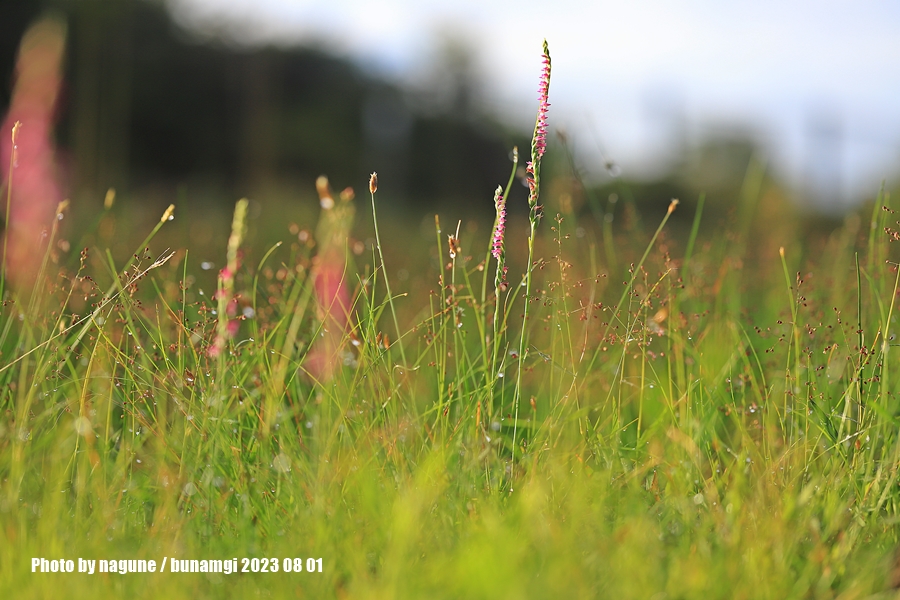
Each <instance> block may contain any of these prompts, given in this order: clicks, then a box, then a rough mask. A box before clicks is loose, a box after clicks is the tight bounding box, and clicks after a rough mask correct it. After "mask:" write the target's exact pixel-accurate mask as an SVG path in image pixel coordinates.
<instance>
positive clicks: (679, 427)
mask: <svg viewBox="0 0 900 600" xmlns="http://www.w3.org/2000/svg"><path fill="white" fill-rule="evenodd" d="M764 188H765V185H764V183H763V178H762V173H761V170H760V167H759V166H758V165H755V166H754V165H751V168H750V169H749V170H748V175H747V182H746V183H745V186H744V191H743V192H742V195H741V197H739V198H737V199H736V203H737V207H736V210H735V211H734V213H733V216H732V219H731V221H729V222H728V223H726V224H725V226H723V227H719V228H717V230H716V233H712V234H710V233H707V234H703V233H701V234H700V235H699V236H697V234H696V231H697V230H696V229H687V230H685V231H684V232H681V231H678V232H676V233H669V232H668V231H667V230H663V232H662V235H661V237H660V238H658V239H657V241H656V242H655V243H654V244H652V245H649V246H648V243H649V241H650V239H651V235H650V233H649V232H645V231H644V230H649V231H650V232H652V227H650V226H645V227H644V228H643V229H638V228H632V229H630V230H625V229H621V228H620V226H619V222H618V221H616V223H615V224H614V225H615V226H610V225H609V223H608V222H605V225H601V226H597V227H594V226H593V221H592V219H593V217H586V218H585V220H584V221H579V220H578V218H577V216H576V214H575V210H574V209H573V208H572V204H571V199H569V200H568V201H562V202H557V200H554V198H552V197H551V198H549V199H548V201H547V204H548V208H547V218H545V219H544V222H543V223H542V224H541V227H540V229H539V230H538V240H537V245H536V259H537V260H536V262H535V263H534V265H533V269H534V271H533V273H534V284H533V285H534V288H533V290H532V297H531V298H527V299H523V297H522V295H523V293H524V288H523V287H522V286H520V285H519V282H520V280H521V279H522V276H523V275H522V269H523V268H524V267H525V265H524V264H523V261H522V258H521V254H522V253H523V248H524V244H525V233H524V231H525V227H524V225H523V224H521V223H518V224H517V222H516V221H515V220H514V219H513V220H512V221H511V223H510V229H509V234H508V235H509V237H508V239H507V244H508V248H509V252H510V254H511V256H510V265H511V270H510V274H509V279H510V282H511V284H512V285H511V286H510V289H509V290H508V291H504V292H501V294H500V297H499V298H497V297H496V296H495V290H494V287H493V262H492V261H487V262H485V257H486V256H487V249H488V243H489V233H488V228H487V227H484V226H482V227H481V228H479V229H474V230H468V231H467V230H466V229H465V228H464V229H463V234H462V235H461V236H460V237H461V251H460V254H459V255H458V256H457V257H456V258H455V259H452V258H450V257H449V256H448V248H447V246H446V235H447V233H448V230H449V231H451V232H453V231H454V230H455V229H456V226H455V220H454V222H453V226H452V227H450V226H449V224H448V223H446V220H447V218H446V217H445V219H444V220H445V223H443V225H442V227H443V231H439V232H438V233H437V238H436V239H437V241H436V242H433V243H431V245H430V246H429V244H428V243H427V242H424V241H421V240H420V239H419V236H418V235H417V234H411V233H410V234H407V235H405V236H404V235H403V233H402V231H403V230H402V229H400V230H399V232H398V228H397V227H396V224H391V223H387V224H385V223H384V222H383V219H382V220H381V221H380V222H381V223H382V227H383V229H382V231H381V234H382V235H381V239H382V242H383V243H384V248H382V250H383V251H384V264H385V270H382V269H380V268H379V267H380V266H381V265H382V260H381V258H380V257H379V255H378V249H377V248H375V247H374V246H373V243H372V240H369V243H368V244H367V243H366V238H367V237H373V238H374V232H371V231H370V232H368V233H366V232H362V233H360V232H359V229H358V228H357V235H358V237H359V238H360V239H359V240H356V239H354V238H350V239H348V240H347V244H346V252H345V253H344V255H345V259H346V269H345V270H344V271H343V273H344V276H343V278H344V281H346V282H347V284H348V286H349V289H350V290H351V292H352V293H351V298H352V304H353V308H352V311H351V316H350V321H349V323H348V324H347V327H346V330H344V331H341V329H340V328H338V329H335V325H334V323H333V322H329V320H328V310H327V308H328V307H326V306H322V305H321V302H320V301H317V297H318V296H317V290H316V286H315V279H316V278H317V277H321V273H322V258H321V256H319V250H320V249H321V247H322V245H323V242H324V241H325V240H323V239H316V238H317V236H318V237H320V238H321V237H323V236H327V235H328V234H329V233H328V230H327V229H326V228H322V227H320V228H319V229H318V230H317V229H316V227H315V226H314V224H313V223H306V224H299V225H296V226H294V225H291V226H290V227H289V225H288V223H285V222H282V223H281V224H280V225H279V228H278V229H277V231H278V232H279V234H280V235H281V236H283V239H284V241H285V243H284V244H283V245H282V246H280V247H277V248H272V251H271V253H269V254H266V251H267V250H269V249H270V247H269V246H268V245H266V246H262V247H260V246H254V244H253V239H259V237H260V236H259V234H257V235H256V237H255V238H254V232H253V227H251V230H250V232H251V239H250V241H249V242H248V243H247V244H245V247H244V260H243V265H242V267H241V268H240V270H239V271H238V272H237V275H236V280H235V291H236V292H237V298H236V300H235V302H236V304H237V307H238V310H237V311H235V315H236V316H237V317H238V318H241V319H242V320H241V321H240V327H239V329H238V331H237V334H236V335H235V336H234V337H233V338H232V339H230V340H229V342H228V344H227V350H226V352H225V353H224V355H223V356H220V357H211V356H210V355H209V348H210V345H211V344H212V342H213V339H214V336H215V335H216V330H217V325H218V322H219V320H220V319H222V318H226V317H225V316H224V315H221V314H217V313H216V310H217V307H218V306H219V304H218V303H217V302H216V301H215V300H213V299H212V295H213V292H214V291H215V278H214V277H213V276H211V273H205V274H204V272H202V269H201V270H199V271H198V269H197V264H198V262H199V259H197V258H195V257H194V256H193V253H194V252H195V250H193V249H192V248H191V245H192V244H191V243H190V242H188V243H187V247H188V249H187V250H183V249H181V248H178V249H177V251H176V254H175V255H174V256H173V257H172V258H171V259H169V260H168V261H167V262H165V263H164V264H161V265H156V266H153V265H154V262H155V260H156V259H157V257H159V256H161V255H163V250H164V249H165V247H166V246H167V245H171V244H170V243H165V244H164V243H161V242H160V239H162V238H159V237H157V238H154V239H152V240H151V241H149V242H148V243H147V246H148V248H149V249H148V250H145V249H144V248H143V247H142V248H138V249H137V251H136V256H135V259H134V261H133V262H134V264H133V265H132V266H130V267H129V268H127V269H123V267H122V265H120V264H115V260H116V259H115V258H114V256H113V254H106V253H104V251H103V249H102V247H92V248H91V249H90V250H89V251H88V252H87V253H86V254H84V255H83V256H82V259H81V261H78V260H74V261H70V264H68V265H66V264H65V263H66V261H65V260H64V259H63V258H59V259H58V262H60V263H63V264H62V265H59V266H58V265H56V264H55V262H54V261H53V260H51V261H49V263H48V264H49V266H48V269H47V270H46V271H45V272H44V273H43V274H42V276H41V281H42V282H43V283H42V284H41V285H42V286H43V287H42V288H40V289H39V290H38V293H37V294H36V295H35V296H34V297H33V299H31V300H29V297H28V296H27V295H24V294H22V295H19V296H17V297H15V296H14V297H11V299H10V300H8V301H7V302H5V303H4V306H3V308H2V325H0V349H2V356H3V362H2V365H0V369H2V370H0V391H2V397H0V410H2V411H3V413H2V415H3V416H2V421H0V540H2V543H0V590H2V595H3V597H13V596H15V597H35V598H42V597H51V596H52V595H58V594H60V593H64V594H65V595H66V597H72V598H96V597H107V596H127V597H170V598H182V597H255V596H263V597H309V598H329V597H338V598H342V597H347V598H420V597H433V598H468V597H485V598H488V597H489V598H522V597H534V598H545V597H546V598H558V597H610V598H713V597H722V598H792V597H797V598H808V597H842V598H862V597H891V596H892V595H893V594H894V592H893V588H892V585H894V583H895V581H894V577H895V575H894V574H893V569H894V548H895V546H896V539H897V526H896V523H897V508H898V506H897V502H898V499H900V495H898V472H897V464H898V458H900V445H898V436H897V429H898V428H897V425H898V418H897V414H898V393H900V390H898V385H897V384H898V381H900V375H898V374H897V366H900V365H898V359H897V358H896V356H895V355H896V354H897V353H896V352H895V351H894V352H892V351H891V348H892V347H893V344H894V336H895V331H896V325H895V324H896V320H897V317H896V314H895V309H894V298H895V297H896V292H897V277H898V271H897V266H896V264H895V263H894V262H891V256H893V255H894V254H895V253H892V252H891V247H890V239H891V228H897V224H896V220H897V219H896V217H895V215H894V214H893V212H892V211H891V209H890V207H889V201H888V198H887V197H886V196H880V197H879V199H878V202H877V204H876V206H875V208H874V210H873V212H872V214H871V227H866V226H861V225H860V219H859V218H854V217H851V218H848V219H847V221H846V224H845V225H844V227H843V228H842V229H840V230H839V231H837V232H835V233H834V234H833V235H832V237H831V238H830V239H829V240H828V241H827V242H826V243H823V244H821V245H819V246H810V247H809V248H814V249H815V251H810V249H809V248H801V247H799V246H798V245H797V244H796V243H795V242H794V240H791V239H783V240H781V239H778V236H779V234H780V232H779V230H778V229H777V227H773V228H771V230H770V231H768V232H766V229H767V225H766V223H765V222H760V221H759V220H757V219H755V218H754V215H755V214H757V206H758V202H759V199H760V198H761V197H763V196H764V194H766V193H768V192H767V190H766V189H764ZM553 194H556V192H552V193H551V195H553ZM557 195H559V197H564V193H563V192H559V194H557ZM489 200H490V199H489V198H486V199H485V201H486V202H488V201H489ZM348 202H349V201H348ZM366 206H367V204H366V202H361V203H359V207H358V211H359V212H360V213H364V212H365V210H364V207H366ZM701 206H702V205H701ZM557 209H558V212H557ZM115 210H118V209H117V208H114V209H113V212H109V213H107V214H106V215H105V216H103V217H100V218H99V219H98V220H97V221H96V224H95V226H94V229H93V230H92V232H91V233H90V234H89V235H90V236H92V237H90V238H89V239H91V240H93V241H95V242H97V243H103V242H104V239H109V238H110V237H111V234H110V233H109V231H108V228H109V227H110V225H109V223H108V221H104V219H111V218H113V216H114V214H115ZM261 210H262V211H265V210H266V208H264V207H263V208H262V209H261ZM328 210H334V209H328ZM328 210H326V211H325V213H328ZM252 212H253V208H252V207H251V213H252ZM177 214H178V213H176V215H177ZM554 214H556V215H557V216H556V218H553V215H554ZM325 216H326V218H327V217H328V215H327V214H326V215H325ZM464 216H465V215H458V216H456V218H462V217H464ZM763 216H764V217H765V216H771V215H763ZM601 217H602V215H601ZM662 217H663V214H660V215H659V218H660V219H661V218H662ZM369 218H371V215H369ZM695 218H696V220H697V221H696V222H697V223H698V224H700V225H701V227H700V230H701V231H704V230H706V229H704V227H703V224H704V222H703V214H702V212H700V211H699V210H698V212H697V214H696V217H695ZM868 218H869V217H866V219H867V220H868ZM229 220H230V215H222V216H221V219H220V221H221V226H220V227H219V230H220V231H217V233H216V234H215V236H214V239H215V240H218V242H219V245H220V247H221V253H220V256H219V257H218V260H217V261H216V262H217V264H216V265H215V267H213V268H211V269H210V270H211V272H212V273H215V272H216V270H218V269H219V268H221V267H222V266H224V264H225V259H224V256H225V235H226V233H227V223H228V221H229ZM369 222H371V221H369ZM690 222H691V221H690V220H688V223H690ZM104 223H105V224H104ZM345 225H346V224H345ZM175 226H177V220H176V222H174V223H171V224H170V223H168V222H166V223H164V224H163V229H162V232H161V233H160V234H159V235H160V236H165V235H167V234H166V228H168V227H175ZM117 227H118V228H119V229H118V233H115V234H114V236H116V237H121V236H122V235H123V233H124V232H122V228H123V224H122V222H121V221H120V222H119V223H118V225H117ZM438 227H441V225H438ZM104 228H107V231H106V233H104ZM595 231H596V232H597V233H596V234H595V233H594V232H595ZM692 231H693V233H691V232H692ZM761 231H762V232H763V233H762V234H761V233H760V232H761ZM388 232H389V233H388ZM188 233H190V232H188ZM127 235H128V236H131V235H133V234H132V233H131V232H128V234H127ZM516 236H520V237H518V238H517V237H516ZM604 236H606V237H604ZM611 236H613V237H611ZM432 239H435V238H432ZM194 241H195V242H196V240H194ZM438 244H439V245H438ZM779 245H781V246H784V247H785V248H786V250H785V251H784V252H783V255H779V253H778V247H779ZM51 247H54V248H55V247H57V246H55V245H53V244H51ZM611 253H613V254H614V256H615V263H613V262H612V261H611V260H610V256H611ZM801 253H805V254H806V255H807V258H804V259H803V260H802V262H801V260H800V258H799V257H800V256H801ZM264 256H265V258H264ZM429 256H430V258H429ZM782 256H783V258H782ZM642 257H645V260H643V261H642ZM401 261H404V262H403V263H402V265H401V264H398V263H400V262H401ZM157 262H158V261H157ZM398 267H402V268H403V272H404V273H405V274H406V275H405V276H404V277H403V278H402V281H395V280H394V279H393V277H394V275H395V273H396V272H397V269H398ZM407 267H408V268H407ZM516 269H518V270H516ZM57 270H58V271H59V272H57ZM386 274H387V275H390V276H391V277H392V281H391V282H392V284H393V285H394V289H393V291H394V293H395V294H397V297H396V298H395V299H394V303H395V305H396V308H397V312H398V320H399V324H400V330H401V334H402V335H401V336H400V338H399V339H397V335H396V332H395V326H394V321H393V318H392V316H391V314H390V312H391V310H390V307H389V302H388V299H387V297H386V294H385V289H386V288H385V276H386ZM204 277H206V280H204V279H203V278H204ZM198 278H199V279H198ZM203 281H207V283H206V287H205V291H203V292H202V293H201V289H204V286H203ZM210 286H211V287H210ZM107 290H111V291H112V293H111V294H107V293H106V292H107ZM498 301H499V303H500V308H499V310H498V311H497V314H498V316H499V318H500V319H501V321H500V322H499V324H498V327H497V328H496V330H497V331H498V335H497V336H496V337H494V335H493V332H494V331H495V327H494V324H493V321H492V320H493V318H494V315H495V302H498ZM524 301H527V302H529V303H531V308H530V310H531V311H532V313H531V315H530V317H529V319H530V323H529V325H528V326H529V327H530V337H529V343H528V348H527V354H526V355H525V356H524V357H522V361H521V363H520V362H519V361H518V358H519V357H517V356H516V353H517V349H518V347H519V340H520V335H521V333H522V332H521V314H522V307H523V302H524ZM73 323H77V324H76V325H75V326H74V327H72V326H71V325H72V324H73ZM329 323H330V324H329ZM326 330H327V331H326ZM326 335H334V336H335V338H336V339H337V343H336V344H335V345H334V346H333V347H329V346H325V347H327V348H330V352H331V353H330V354H329V355H328V359H329V360H330V361H332V363H333V367H334V368H333V369H332V370H329V371H328V375H327V377H326V376H322V375H320V373H321V371H316V372H313V370H312V368H311V367H310V357H311V356H312V355H313V354H314V352H315V348H316V344H321V343H322V342H321V341H320V340H322V339H325V337H326ZM401 345H402V347H403V349H404V350H405V352H404V354H405V361H404V359H403V358H402V355H401V352H400V347H401ZM495 349H496V352H495ZM494 356H497V357H498V361H496V362H495V361H494V358H493V357H494ZM517 364H522V365H523V372H522V386H523V387H522V394H521V398H522V401H521V406H520V413H519V420H518V423H517V424H515V425H517V437H516V438H515V439H516V442H515V443H516V448H515V451H514V449H513V447H512V444H513V434H512V431H513V425H514V423H512V419H513V417H512V414H513V407H512V402H513V393H514V386H515V381H516V378H517V376H518V373H516V371H515V369H516V365H517ZM895 365H896V366H895ZM164 556H166V557H170V560H171V558H173V557H174V558H182V559H185V558H187V559H227V558H231V557H238V559H240V558H242V557H275V558H278V559H279V563H280V562H281V559H284V558H287V557H290V558H293V557H301V558H304V559H306V558H309V557H313V558H322V564H323V572H322V573H306V572H304V573H283V572H278V573H265V574H264V573H241V574H234V575H221V574H212V575H207V574H180V573H179V574H173V573H168V572H167V573H164V574H160V573H156V574H126V575H118V574H94V575H84V574H78V573H74V574H38V573H32V572H31V558H32V557H46V558H48V559H57V558H69V559H73V560H76V559H77V558H78V557H82V558H90V559H104V558H105V559H122V558H145V559H153V560H156V561H157V562H158V563H159V562H161V561H162V559H163V557H164Z"/></svg>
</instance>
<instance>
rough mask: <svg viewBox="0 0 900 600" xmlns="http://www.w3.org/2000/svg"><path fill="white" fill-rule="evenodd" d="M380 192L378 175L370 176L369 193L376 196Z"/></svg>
mask: <svg viewBox="0 0 900 600" xmlns="http://www.w3.org/2000/svg"><path fill="white" fill-rule="evenodd" d="M377 191H378V173H372V175H370V176H369V193H370V194H374V193H375V192H377Z"/></svg>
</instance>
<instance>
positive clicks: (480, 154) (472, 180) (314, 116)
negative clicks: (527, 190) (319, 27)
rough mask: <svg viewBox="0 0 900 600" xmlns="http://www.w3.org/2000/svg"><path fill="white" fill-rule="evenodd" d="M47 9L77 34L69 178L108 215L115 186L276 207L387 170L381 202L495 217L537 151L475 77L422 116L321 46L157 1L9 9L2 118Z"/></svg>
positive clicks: (69, 61)
mask: <svg viewBox="0 0 900 600" xmlns="http://www.w3.org/2000/svg"><path fill="white" fill-rule="evenodd" d="M48 11H50V12H53V13H56V14H58V15H60V16H61V17H62V18H63V19H64V20H65V22H66V23H67V28H68V35H67V56H66V67H65V69H66V73H65V80H64V84H63V86H64V87H63V90H62V93H61V95H60V101H59V106H58V124H57V142H58V144H59V150H60V161H61V171H62V173H63V178H64V179H65V183H66V187H67V189H68V190H69V193H70V195H71V196H72V197H73V198H76V199H79V200H80V201H83V202H84V203H97V204H99V203H100V202H102V199H103V194H104V193H105V191H106V189H107V188H109V187H114V188H117V189H118V190H120V191H121V190H125V191H129V190H130V191H132V192H134V191H136V190H141V189H145V188H148V187H150V188H154V189H157V190H160V191H164V192H165V193H171V192H174V191H175V190H181V191H182V192H184V191H185V190H186V191H187V193H186V195H187V196H188V197H191V196H192V195H201V196H203V195H207V196H213V197H217V198H219V199H220V200H221V201H222V202H225V203H231V202H233V200H234V198H235V197H238V196H243V195H255V196H256V197H257V198H259V199H264V197H265V195H266V194H267V193H274V192H273V190H276V189H281V190H285V189H288V190H296V189H299V186H303V187H304V189H308V190H310V191H311V190H313V189H314V188H313V186H312V182H313V181H314V180H315V178H316V177H317V176H318V175H321V174H327V175H328V176H329V177H330V178H331V180H332V181H333V182H335V185H337V186H341V187H342V186H344V185H352V186H354V187H356V188H357V189H364V187H365V182H366V181H367V177H368V174H369V173H370V172H372V171H378V172H379V175H380V181H381V182H382V189H383V191H384V192H385V198H386V199H388V200H389V201H391V202H395V203H399V204H400V205H401V206H405V207H407V208H412V207H417V206H418V207H421V208H425V207H426V206H429V207H432V206H434V205H435V204H441V203H449V202H453V203H469V204H472V205H476V206H482V207H483V208H485V210H487V211H490V210H491V209H492V205H491V202H490V198H491V195H492V190H493V189H494V187H496V185H497V184H498V183H499V182H501V181H503V180H505V178H506V177H507V174H508V168H509V160H508V156H509V150H510V148H511V147H512V145H514V144H519V145H520V146H521V147H525V146H526V144H527V132H524V135H523V132H512V131H509V130H507V129H504V128H503V126H501V125H500V124H498V122H496V121H494V120H492V119H490V118H489V117H487V116H485V115H484V114H481V113H479V112H478V111H477V110H474V109H473V106H472V96H473V95H477V93H478V90H477V89H473V88H472V86H473V85H474V84H473V80H472V79H471V78H466V77H465V76H459V77H455V78H450V81H449V85H450V86H451V87H453V86H455V88H454V89H452V90H450V92H449V95H448V94H445V96H446V97H447V98H449V101H447V102H444V103H443V104H442V105H436V104H434V103H432V104H430V105H428V107H427V108H423V106H422V105H421V103H417V102H416V101H415V98H411V93H412V92H410V90H407V89H403V88H401V87H400V86H399V85H397V84H394V83H391V82H389V81H385V80H383V79H381V78H379V77H377V76H376V75H373V74H371V73H368V72H365V71H364V70H362V69H361V68H360V67H359V66H357V65H355V64H353V63H351V62H349V61H348V60H345V59H342V58H337V57H335V56H331V55H329V54H326V53H324V52H322V51H319V50H316V49H313V48H308V47H301V46H297V47H292V48H282V47H274V46H271V47H243V46H238V45H235V44H233V43H229V42H228V41H227V40H218V39H209V37H208V36H207V37H204V36H201V35H199V34H198V33H197V32H191V31H187V30H185V29H184V28H182V27H179V26H178V25H177V24H176V23H175V22H174V21H173V20H172V18H171V16H170V14H169V12H168V11H167V9H166V6H165V3H164V2H162V1H161V0H7V1H5V2H2V3H0V110H3V111H4V112H5V111H6V108H7V107H8V106H9V102H10V94H11V90H12V86H13V82H14V78H15V73H14V66H15V59H16V54H17V47H18V42H19V40H20V39H21V37H22V33H23V32H24V31H25V30H26V29H27V27H28V26H29V25H30V24H31V23H32V22H33V21H34V20H35V19H36V18H38V17H40V16H41V15H43V14H46V13H47V12H48ZM456 66H457V67H458V66H459V65H458V64H457V65H456ZM462 66H463V67H464V66H465V65H464V64H463V65H462ZM435 106H438V109H437V110H436V109H435ZM4 135H7V134H5V133H4Z"/></svg>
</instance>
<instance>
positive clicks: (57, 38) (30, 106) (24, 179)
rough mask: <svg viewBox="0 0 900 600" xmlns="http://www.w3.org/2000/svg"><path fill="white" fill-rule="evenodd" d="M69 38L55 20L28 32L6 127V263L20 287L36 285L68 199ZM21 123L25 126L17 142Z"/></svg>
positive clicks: (2, 142)
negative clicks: (58, 119) (64, 129)
mask: <svg viewBox="0 0 900 600" xmlns="http://www.w3.org/2000/svg"><path fill="white" fill-rule="evenodd" d="M65 37H66V36H65V26H64V25H63V23H61V22H60V21H58V20H55V19H50V18H48V19H43V20H40V21H38V22H37V23H35V24H34V25H32V26H31V27H30V28H29V29H28V31H26V32H25V35H24V36H23V37H22V42H21V44H20V46H19V56H18V59H17V62H16V71H15V78H16V79H15V87H14V89H13V94H12V98H11V101H10V107H9V112H8V113H7V115H6V118H5V119H4V121H3V125H2V129H0V131H2V134H0V135H2V137H0V161H2V163H0V164H2V167H0V171H2V173H3V180H4V183H5V184H6V185H8V186H11V188H10V189H11V195H10V196H9V207H8V209H9V221H10V222H9V223H6V232H5V235H7V236H8V237H7V239H6V240H5V242H4V243H5V245H6V256H4V257H3V260H4V261H5V262H6V268H7V272H8V274H9V277H10V279H11V280H13V282H15V283H16V284H17V285H19V286H26V285H28V284H29V283H30V282H32V281H33V278H34V277H35V275H36V273H37V270H38V268H39V266H40V263H41V259H42V255H43V250H42V248H41V242H42V237H43V233H44V232H45V231H49V229H50V225H51V223H52V220H53V216H54V209H55V208H56V206H57V205H58V204H59V202H60V200H62V191H61V189H60V185H59V183H58V181H57V172H56V171H57V169H56V157H55V149H54V145H53V141H52V139H53V124H54V123H53V122H54V113H55V109H56V101H57V97H58V95H59V89H60V84H61V78H62V76H61V70H60V69H61V64H62V59H63V53H64V49H65ZM17 122H19V123H21V126H20V127H18V128H17V129H18V131H17V134H16V135H15V140H13V137H14V136H13V135H11V132H12V130H13V126H14V124H15V123H17ZM10 165H11V166H12V168H11V170H7V169H8V167H9V166H10ZM10 175H11V176H12V181H10ZM2 200H3V203H4V208H3V210H2V211H0V214H3V215H5V214H6V207H5V204H6V200H7V197H6V195H5V194H4V197H3V199H2Z"/></svg>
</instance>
